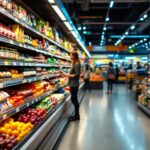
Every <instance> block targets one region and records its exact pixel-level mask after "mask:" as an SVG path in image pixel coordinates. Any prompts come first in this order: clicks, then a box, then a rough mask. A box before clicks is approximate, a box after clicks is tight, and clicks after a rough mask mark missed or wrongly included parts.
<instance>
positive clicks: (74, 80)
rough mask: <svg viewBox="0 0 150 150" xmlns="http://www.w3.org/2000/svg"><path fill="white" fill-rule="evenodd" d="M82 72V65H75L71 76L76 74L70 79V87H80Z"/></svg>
mask: <svg viewBox="0 0 150 150" xmlns="http://www.w3.org/2000/svg"><path fill="white" fill-rule="evenodd" d="M80 72H81V65H80V63H76V64H74V65H73V66H72V68H71V70H70V74H74V75H75V77H69V82H68V85H69V86H70V87H79V85H80V83H79V79H80Z"/></svg>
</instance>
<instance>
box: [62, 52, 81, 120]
mask: <svg viewBox="0 0 150 150" xmlns="http://www.w3.org/2000/svg"><path fill="white" fill-rule="evenodd" d="M71 60H72V68H71V70H70V73H69V74H67V73H63V74H64V75H65V76H67V77H69V83H68V84H69V86H70V93H71V101H72V103H73V105H74V108H75V115H74V116H72V117H70V121H76V120H80V115H79V102H78V89H79V79H80V72H81V64H80V60H79V56H78V53H76V52H72V53H71Z"/></svg>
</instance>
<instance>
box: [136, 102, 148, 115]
mask: <svg viewBox="0 0 150 150" xmlns="http://www.w3.org/2000/svg"><path fill="white" fill-rule="evenodd" d="M137 105H138V107H139V108H140V109H141V110H142V111H143V112H144V113H146V114H147V115H148V116H149V117H150V109H149V108H148V107H146V106H144V105H142V104H141V103H139V102H138V103H137Z"/></svg>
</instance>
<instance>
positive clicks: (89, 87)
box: [81, 64, 91, 91]
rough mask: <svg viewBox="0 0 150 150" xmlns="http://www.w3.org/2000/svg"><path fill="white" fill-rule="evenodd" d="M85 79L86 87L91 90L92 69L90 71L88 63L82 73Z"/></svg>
mask: <svg viewBox="0 0 150 150" xmlns="http://www.w3.org/2000/svg"><path fill="white" fill-rule="evenodd" d="M81 76H82V77H83V79H84V83H85V89H86V90H87V89H88V90H89V91H91V86H90V76H91V71H90V66H89V65H88V64H86V66H85V71H84V72H83V74H82V75H81Z"/></svg>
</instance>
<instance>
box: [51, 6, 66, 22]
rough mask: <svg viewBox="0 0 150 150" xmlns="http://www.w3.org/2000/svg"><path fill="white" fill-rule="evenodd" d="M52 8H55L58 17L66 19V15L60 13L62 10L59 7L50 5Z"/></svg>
mask: <svg viewBox="0 0 150 150" xmlns="http://www.w3.org/2000/svg"><path fill="white" fill-rule="evenodd" d="M52 7H53V9H54V10H55V12H56V13H57V15H58V16H59V17H60V19H61V20H62V21H65V20H66V17H65V16H64V14H63V13H62V11H61V10H60V8H59V7H58V6H57V5H52Z"/></svg>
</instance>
